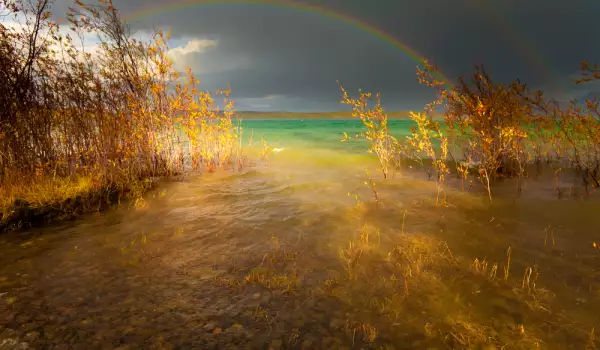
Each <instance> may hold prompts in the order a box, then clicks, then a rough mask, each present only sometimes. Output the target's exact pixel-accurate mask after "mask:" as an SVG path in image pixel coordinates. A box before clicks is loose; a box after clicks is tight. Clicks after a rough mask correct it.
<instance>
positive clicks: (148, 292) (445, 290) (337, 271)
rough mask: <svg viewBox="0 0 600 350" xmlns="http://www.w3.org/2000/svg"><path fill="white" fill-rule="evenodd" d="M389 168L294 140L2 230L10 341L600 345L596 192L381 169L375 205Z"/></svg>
mask: <svg viewBox="0 0 600 350" xmlns="http://www.w3.org/2000/svg"><path fill="white" fill-rule="evenodd" d="M375 166H376V163H375V162H374V161H373V160H372V159H369V158H367V157H366V156H363V155H360V156H351V155H350V154H348V153H341V152H337V151H335V150H331V149H330V150H324V149H319V150H317V149H314V150H311V151H306V150H304V151H300V150H298V149H297V148H296V149H295V148H294V147H288V145H285V150H284V151H282V152H280V153H277V154H273V155H271V157H270V160H269V162H267V163H266V164H262V165H259V166H257V167H256V168H254V169H249V170H245V171H243V172H239V173H231V172H223V173H215V174H205V175H194V176H189V177H187V178H185V179H184V180H182V181H177V182H171V183H165V184H163V185H161V186H160V187H159V188H158V189H157V190H156V191H154V192H152V193H150V194H149V195H148V198H147V202H148V206H147V207H146V208H144V209H137V210H136V209H126V208H121V209H117V210H112V211H108V212H104V213H97V214H94V215H89V216H86V217H84V218H81V219H79V220H77V221H75V222H70V223H64V224H60V225H56V226H52V227H48V228H44V229H40V230H35V231H31V232H26V233H20V234H9V235H4V236H2V237H0V244H1V247H0V248H1V252H2V254H1V256H0V344H4V345H0V348H2V349H3V348H10V347H13V348H14V347H18V346H19V345H18V343H26V344H28V346H30V347H31V348H51V347H54V346H55V347H58V348H68V347H74V348H81V349H93V348H98V349H104V348H107V349H112V348H119V347H121V348H127V347H129V348H156V349H164V348H197V349H210V348H214V349H216V348H219V349H221V348H232V349H237V348H252V349H254V348H259V349H260V348H274V349H277V348H298V349H300V348H305V349H321V348H322V349H342V348H346V349H347V348H381V347H383V348H385V347H388V348H396V349H401V348H416V349H422V348H428V347H429V348H478V347H482V348H495V347H498V348H500V347H501V346H503V345H507V347H506V348H522V349H531V348H536V347H540V348H574V349H583V348H585V347H586V346H591V345H593V344H596V345H598V342H597V338H596V335H595V332H594V331H593V327H594V325H595V323H598V320H599V319H598V316H597V315H598V314H599V313H600V273H599V272H598V267H599V266H600V251H598V250H597V249H594V248H593V246H592V241H594V238H595V239H596V240H598V238H599V237H598V232H600V231H599V230H598V229H599V228H600V219H599V216H598V215H595V213H596V212H597V208H598V204H597V202H595V201H593V200H591V199H588V200H579V199H566V200H560V201H559V200H555V199H553V198H552V196H551V195H545V196H542V194H543V193H546V192H548V193H552V190H551V188H552V187H551V186H548V188H545V187H539V188H541V189H540V190H539V191H537V192H536V193H537V195H528V196H525V197H523V198H519V199H515V198H514V196H512V189H510V190H508V189H507V190H505V191H504V192H506V195H504V198H503V195H502V193H500V194H496V195H497V198H498V199H497V200H496V202H495V204H494V206H493V207H492V208H490V207H489V205H488V204H487V201H486V198H485V196H484V195H481V194H479V193H474V192H476V189H472V190H471V192H469V191H467V192H465V193H462V192H460V191H450V193H449V201H450V205H449V206H448V207H444V208H441V207H435V184H434V183H432V182H429V181H427V180H426V179H427V176H426V175H424V174H421V173H419V172H411V173H408V172H407V173H404V174H403V175H396V177H395V178H394V179H391V180H388V181H385V182H383V180H382V179H381V177H380V176H379V177H377V176H374V177H375V179H376V181H377V185H378V187H377V189H378V191H379V195H380V198H381V203H380V204H378V205H377V204H375V203H374V202H373V201H372V198H371V192H370V189H369V188H368V187H366V186H365V185H364V184H363V181H365V176H364V174H365V173H364V169H365V168H369V169H371V173H373V174H374V175H375V174H377V172H376V168H375ZM506 186H507V188H508V187H511V186H510V185H509V184H506ZM530 187H535V186H534V185H530ZM511 188H512V187H511ZM532 191H533V190H532ZM544 191H545V192H544ZM500 192H502V191H500ZM538 192H539V193H538ZM530 193H531V191H530ZM356 196H358V199H357V197H356ZM536 198H537V199H536ZM540 198H542V199H540ZM357 202H358V204H357ZM361 202H362V204H360V203H361ZM509 247H510V249H509ZM486 346H487V347H486Z"/></svg>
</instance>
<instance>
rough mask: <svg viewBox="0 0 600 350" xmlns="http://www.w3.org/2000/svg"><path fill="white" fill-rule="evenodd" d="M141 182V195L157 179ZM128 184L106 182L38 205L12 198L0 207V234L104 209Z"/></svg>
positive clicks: (116, 201)
mask: <svg viewBox="0 0 600 350" xmlns="http://www.w3.org/2000/svg"><path fill="white" fill-rule="evenodd" d="M141 182H142V183H144V185H145V186H143V189H142V192H141V193H142V194H144V193H146V192H148V191H149V190H151V189H153V188H155V187H156V186H157V184H158V179H156V178H144V179H142V180H141ZM132 187H133V186H127V187H123V186H119V185H117V184H107V185H104V186H100V187H96V188H92V189H90V190H89V191H85V192H80V193H78V194H76V195H74V196H69V197H66V198H64V199H59V200H53V201H48V202H46V203H42V204H39V203H32V202H29V201H27V200H25V199H22V198H15V200H14V201H13V202H12V204H10V205H8V206H4V207H3V208H0V235H1V234H3V233H9V232H21V231H23V230H28V229H32V228H40V227H44V226H47V225H49V224H52V223H57V222H62V221H69V220H74V219H76V218H78V217H81V216H82V215H84V214H88V213H93V212H102V211H105V210H107V209H109V208H110V207H111V206H113V205H115V204H119V203H120V202H121V200H122V199H126V198H127V194H128V193H131V192H132Z"/></svg>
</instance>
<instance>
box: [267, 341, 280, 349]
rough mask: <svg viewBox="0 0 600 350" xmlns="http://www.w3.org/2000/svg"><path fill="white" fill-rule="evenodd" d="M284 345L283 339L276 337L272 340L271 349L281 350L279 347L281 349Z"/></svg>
mask: <svg viewBox="0 0 600 350" xmlns="http://www.w3.org/2000/svg"><path fill="white" fill-rule="evenodd" d="M282 345H283V341H281V339H275V340H273V341H271V346H270V347H269V349H272V350H279V349H281V346H282Z"/></svg>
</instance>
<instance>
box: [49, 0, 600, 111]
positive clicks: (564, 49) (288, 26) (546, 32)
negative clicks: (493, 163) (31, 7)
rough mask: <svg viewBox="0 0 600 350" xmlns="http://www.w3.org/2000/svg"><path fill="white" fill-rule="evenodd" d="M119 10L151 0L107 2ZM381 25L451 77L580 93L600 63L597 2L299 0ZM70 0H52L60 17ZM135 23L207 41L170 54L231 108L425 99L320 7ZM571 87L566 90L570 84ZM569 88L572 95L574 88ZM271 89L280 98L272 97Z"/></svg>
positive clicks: (222, 11)
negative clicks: (235, 104)
mask: <svg viewBox="0 0 600 350" xmlns="http://www.w3.org/2000/svg"><path fill="white" fill-rule="evenodd" d="M114 1H115V5H116V6H117V7H118V8H119V9H120V10H121V11H122V13H123V14H125V18H128V16H127V14H130V13H135V12H137V11H139V10H141V9H144V8H152V7H154V6H157V5H159V4H162V3H163V2H162V1H159V0H145V1H142V0H114ZM305 2H306V3H309V4H312V5H316V6H321V7H323V8H326V9H329V10H331V11H334V12H336V13H343V14H346V15H350V16H352V17H354V18H357V19H359V20H361V21H363V22H366V23H368V24H369V25H371V26H373V27H377V28H380V29H382V30H384V31H385V32H387V33H389V34H390V35H392V36H393V37H395V38H397V39H398V40H400V41H402V42H403V43H405V44H407V45H408V46H410V47H412V48H414V49H416V50H417V51H418V52H421V53H422V54H424V55H425V56H427V57H428V58H430V59H431V60H432V61H433V62H434V63H436V64H437V65H438V66H439V67H440V68H441V70H442V71H443V72H445V73H446V74H447V75H448V76H450V77H451V78H453V79H454V78H456V77H457V76H458V75H461V74H466V73H469V72H471V71H472V67H473V64H475V63H484V64H485V65H486V67H487V68H488V69H489V71H490V72H491V73H492V75H493V76H494V77H495V78H496V80H500V81H509V80H512V79H514V78H517V77H518V78H521V79H522V80H523V81H525V82H528V83H529V85H531V86H541V87H547V88H548V89H551V90H552V91H563V92H564V95H567V94H573V93H575V91H577V89H576V88H574V87H572V86H571V84H569V83H568V82H567V79H566V78H567V77H569V76H570V75H571V74H572V72H573V70H574V69H576V68H577V65H578V63H579V62H580V60H582V59H589V60H591V61H600V45H595V43H594V42H592V40H594V39H595V38H597V37H599V35H600V27H598V26H597V25H595V18H594V16H595V14H596V13H598V10H600V2H597V1H593V0H570V1H560V0H555V1H553V0H546V1H544V0H528V1H517V0H504V1H497V0H452V1H449V0H420V1H413V0H371V1H364V0H343V1H342V0H329V1H325V0H320V1H319V0H305ZM66 3H68V0H58V1H57V3H56V7H55V9H56V13H60V12H61V11H64V9H65V8H66V7H65V6H66ZM129 23H130V25H131V27H132V29H133V30H146V31H147V30H151V29H153V28H169V29H171V31H172V33H173V35H174V37H173V38H174V44H175V45H176V46H178V47H182V48H183V47H185V45H186V44H187V43H188V42H189V41H190V40H205V41H207V42H208V40H210V41H215V42H216V43H217V44H216V45H214V46H211V47H210V49H206V50H196V51H198V52H191V53H188V54H186V55H180V56H181V57H178V64H179V65H182V66H183V65H189V66H190V67H191V68H192V69H193V70H194V71H196V72H198V78H199V79H200V80H201V83H202V86H203V88H206V89H214V88H220V87H225V86H226V85H227V84H228V83H231V85H232V88H233V90H234V97H236V98H237V99H238V100H239V101H240V104H239V108H240V109H244V107H243V105H244V104H245V105H247V106H248V108H252V106H255V108H257V109H276V110H282V109H288V110H302V109H304V110H306V109H313V110H314V109H324V110H332V109H337V108H342V107H341V106H340V105H339V90H338V87H337V85H336V80H340V81H341V82H342V83H343V84H344V85H345V86H347V87H348V88H349V89H350V90H356V89H358V88H359V87H360V88H363V89H364V90H372V91H381V92H382V98H383V102H384V104H385V105H386V106H387V107H388V109H408V108H420V107H421V106H422V105H423V104H424V103H426V102H427V101H428V100H430V99H431V98H432V97H433V93H432V91H430V90H428V89H426V88H423V87H421V86H419V85H418V83H417V80H416V77H415V66H416V64H417V63H416V62H415V61H414V60H413V59H411V58H410V57H409V56H408V55H407V54H406V53H405V52H402V51H401V50H400V49H398V48H396V47H393V46H392V45H390V44H389V43H387V42H385V41H384V40H382V39H381V38H379V37H377V36H375V35H373V34H371V33H368V32H367V31H365V30H362V29H360V28H358V27H356V26H353V25H351V24H348V23H344V22H343V21H339V20H335V19H332V18H330V17H327V16H324V15H322V14H318V13H310V12H306V11H301V10H298V9H292V8H286V7H283V6H274V5H266V4H208V5H203V6H197V7H188V8H185V9H182V10H179V11H169V12H165V13H159V14H155V15H153V16H147V17H143V18H129ZM571 89H572V90H571ZM575 94H576V93H575ZM274 95H277V96H278V97H277V98H273V96H274Z"/></svg>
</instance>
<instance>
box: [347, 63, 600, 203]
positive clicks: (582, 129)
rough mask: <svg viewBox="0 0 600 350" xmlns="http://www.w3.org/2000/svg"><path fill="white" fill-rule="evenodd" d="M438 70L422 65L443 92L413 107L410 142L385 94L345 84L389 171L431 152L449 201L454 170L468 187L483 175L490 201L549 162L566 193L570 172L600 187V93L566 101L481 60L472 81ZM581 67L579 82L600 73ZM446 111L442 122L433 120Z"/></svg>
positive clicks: (425, 80)
mask: <svg viewBox="0 0 600 350" xmlns="http://www.w3.org/2000/svg"><path fill="white" fill-rule="evenodd" d="M435 71H436V67H435V66H432V65H430V64H428V63H426V64H425V68H423V69H421V68H418V71H417V77H418V79H419V82H420V83H422V84H425V85H426V86H429V87H431V88H433V89H435V90H436V93H437V96H439V98H438V99H437V100H435V101H433V102H432V103H430V104H428V105H427V106H425V108H424V110H423V111H422V112H418V113H416V112H411V118H412V120H413V121H414V122H415V127H414V128H413V130H412V135H411V136H409V137H407V139H406V140H397V139H396V138H394V137H393V136H391V135H390V134H389V130H388V128H387V117H386V113H385V112H384V111H383V108H382V107H381V105H380V101H379V97H378V96H377V98H376V99H375V100H373V99H372V98H371V93H368V92H362V91H360V92H359V96H358V97H356V98H353V97H350V96H349V95H348V93H347V92H346V90H344V88H343V87H342V100H341V102H342V103H343V104H347V105H350V106H352V109H353V116H354V117H357V118H360V120H362V122H363V124H364V127H365V130H366V131H364V132H363V133H361V134H359V135H356V136H355V137H358V138H364V139H367V140H369V141H370V143H371V149H370V151H371V152H372V153H375V154H376V155H377V156H378V158H379V160H380V163H381V169H382V171H383V174H384V177H386V178H387V177H388V174H389V173H390V172H392V171H396V170H397V169H399V166H398V165H399V159H407V158H408V159H413V160H414V159H416V160H418V161H420V163H421V164H423V162H422V159H423V158H425V159H427V160H428V164H430V167H431V169H432V170H433V171H434V173H435V174H436V181H437V184H438V201H437V202H438V203H445V196H444V197H443V198H441V197H440V195H441V194H442V193H444V186H445V179H446V176H447V175H448V174H450V173H451V169H454V174H455V175H456V176H457V177H458V178H460V179H461V187H462V188H463V190H464V182H465V180H467V179H468V178H470V177H475V178H477V179H479V180H480V182H481V183H482V184H483V186H484V188H485V189H486V191H487V195H488V197H489V200H490V202H491V201H492V200H493V187H494V184H495V183H497V182H498V180H500V179H507V178H513V179H515V180H516V181H515V183H516V192H517V193H521V192H522V191H523V183H524V180H525V178H527V177H529V176H530V175H532V174H537V175H539V172H540V171H541V169H542V167H544V168H546V169H551V171H552V178H553V180H552V181H553V182H554V188H555V190H556V193H557V195H558V196H559V197H560V196H563V195H564V193H563V192H564V188H563V186H562V185H561V183H562V181H563V180H562V177H565V176H567V175H565V174H567V173H569V174H574V176H575V178H576V179H577V180H576V181H575V182H577V183H581V184H582V186H583V188H584V192H585V194H586V195H589V194H590V193H591V192H592V191H595V190H596V189H597V188H598V187H599V186H600V181H599V176H600V174H599V170H600V169H599V168H600V110H599V104H598V101H597V100H596V99H595V97H594V98H590V99H588V100H586V101H583V102H582V101H571V102H570V103H569V104H568V105H561V104H560V103H558V102H557V101H555V100H553V99H550V98H547V97H545V96H544V93H543V92H542V91H531V90H530V89H528V87H527V85H526V84H524V83H522V82H520V81H519V80H516V81H514V82H513V83H511V84H500V83H496V82H494V81H493V80H492V78H491V77H490V75H489V73H488V72H487V71H486V70H485V68H484V67H483V66H476V68H475V72H474V73H473V75H472V76H471V77H470V79H468V78H464V77H461V78H459V79H458V81H457V82H456V83H455V84H454V85H451V86H448V85H447V83H448V82H444V81H440V80H438V79H436V78H435ZM581 71H582V77H581V79H579V80H577V81H576V82H575V83H577V84H582V83H586V82H589V81H592V80H598V79H600V73H599V72H600V71H599V69H598V66H597V65H596V66H591V65H589V64H588V63H586V62H584V63H583V64H582V66H581ZM439 112H441V113H443V122H442V123H440V122H439V121H437V120H436V119H437V118H433V115H434V113H439ZM346 138H347V137H346ZM346 138H345V139H344V140H346ZM344 140H342V141H344ZM430 174H431V172H430ZM571 179H572V178H570V180H571Z"/></svg>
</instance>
